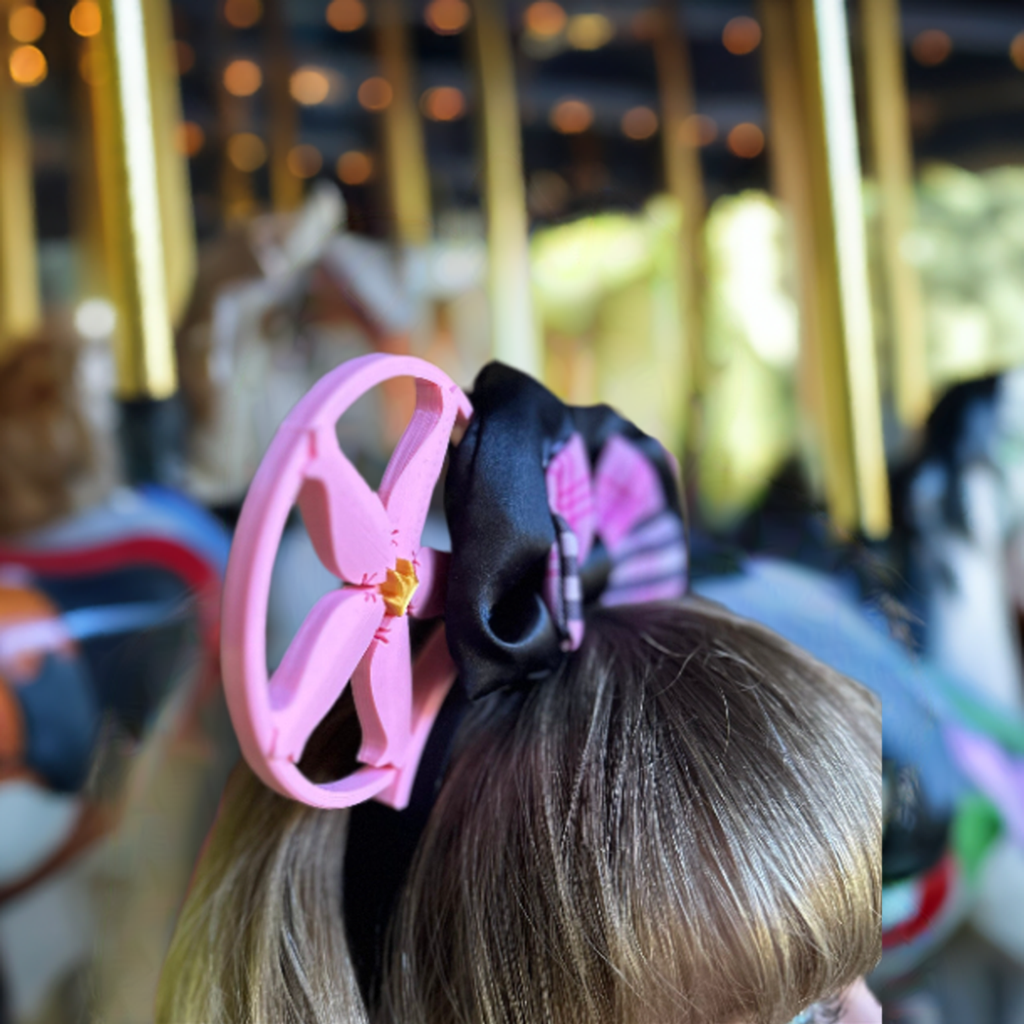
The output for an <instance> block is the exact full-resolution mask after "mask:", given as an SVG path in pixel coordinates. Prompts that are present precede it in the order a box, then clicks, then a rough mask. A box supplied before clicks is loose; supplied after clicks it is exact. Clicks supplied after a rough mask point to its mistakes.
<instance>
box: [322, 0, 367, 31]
mask: <svg viewBox="0 0 1024 1024" xmlns="http://www.w3.org/2000/svg"><path fill="white" fill-rule="evenodd" d="M324 13H325V16H326V18H327V24H328V25H330V26H331V28H333V29H334V30H335V31H336V32H355V31H357V30H358V29H361V28H362V27H363V26H364V25H365V24H366V4H364V3H363V0H331V3H330V4H328V6H327V10H326V11H325V12H324Z"/></svg>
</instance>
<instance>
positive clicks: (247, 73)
mask: <svg viewBox="0 0 1024 1024" xmlns="http://www.w3.org/2000/svg"><path fill="white" fill-rule="evenodd" d="M262 84H263V72H262V71H260V69H259V65H257V64H254V63H253V62H252V61H251V60H233V61H232V62H231V63H230V64H229V65H228V66H227V67H226V68H225V69H224V88H225V89H227V91H228V92H229V93H231V95H232V96H251V95H252V94H253V93H254V92H256V91H258V89H259V87H260V86H261V85H262Z"/></svg>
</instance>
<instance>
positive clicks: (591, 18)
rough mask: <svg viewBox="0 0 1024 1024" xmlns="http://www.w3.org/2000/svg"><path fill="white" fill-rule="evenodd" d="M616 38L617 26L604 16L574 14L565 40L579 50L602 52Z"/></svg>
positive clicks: (566, 31)
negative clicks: (602, 48) (603, 47)
mask: <svg viewBox="0 0 1024 1024" xmlns="http://www.w3.org/2000/svg"><path fill="white" fill-rule="evenodd" d="M614 37H615V26H614V25H613V24H612V22H611V19H609V18H607V17H605V16H604V15H603V14H574V15H573V16H572V17H571V18H570V19H569V24H568V25H567V26H566V29H565V38H566V39H567V40H568V42H569V45H570V46H572V47H573V48H574V49H577V50H600V49H601V47H602V46H604V45H605V44H606V43H609V42H611V40H612V39H613V38H614Z"/></svg>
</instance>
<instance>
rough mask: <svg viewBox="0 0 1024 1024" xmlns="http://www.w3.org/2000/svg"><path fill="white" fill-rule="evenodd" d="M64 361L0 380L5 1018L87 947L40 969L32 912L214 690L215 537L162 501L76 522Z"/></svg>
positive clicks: (85, 446) (178, 499)
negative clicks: (145, 765) (159, 747)
mask: <svg viewBox="0 0 1024 1024" xmlns="http://www.w3.org/2000/svg"><path fill="white" fill-rule="evenodd" d="M75 357H76V353H75V350H74V348H73V347H72V346H69V345H67V344H63V343H59V342H56V341H54V340H46V339H42V340H37V341H33V342H31V343H27V344H25V345H22V346H21V347H19V348H18V349H16V350H14V352H13V353H12V354H10V355H9V356H8V357H7V359H6V360H5V361H4V362H3V363H2V364H0V466H2V467H3V468H2V470H0V973H6V974H7V978H6V985H5V986H0V987H5V988H6V989H7V991H8V997H9V999H10V1001H11V1003H12V1007H13V1010H14V1011H16V1012H17V1014H18V1015H19V1016H22V1015H25V1014H26V1013H28V1012H29V1010H31V1008H32V1007H33V1006H34V1005H36V1004H37V1003H38V1002H39V1000H40V999H42V998H43V997H44V994H45V989H46V986H47V984H48V983H49V982H50V981H52V980H53V979H54V978H55V977H56V976H57V975H58V973H59V972H60V971H61V970H66V969H67V968H69V967H71V966H72V964H71V963H69V962H68V957H73V956H78V957H81V956H83V955H87V953H88V949H89V946H90V945H91V943H92V937H91V936H90V935H89V934H88V932H87V930H86V929H85V926H84V925H83V927H82V928H80V929H78V930H79V931H84V932H85V933H84V934H83V935H81V936H80V941H79V942H78V943H77V944H76V943H74V942H71V943H70V944H69V942H67V941H64V940H66V938H67V936H66V934H65V936H64V940H62V941H61V942H56V943H55V944H54V947H53V948H52V949H50V951H49V953H48V951H47V946H48V943H49V942H51V941H52V936H48V935H47V934H46V930H45V928H41V927H36V924H35V923H33V922H31V921H30V922H29V923H28V925H27V926H26V924H25V922H26V920H27V918H26V915H27V914H28V915H29V916H30V915H31V910H32V907H33V899H36V898H38V899H41V900H44V901H45V898H46V896H45V894H46V892H47V891H48V887H51V888H52V887H53V886H58V887H59V886H61V885H63V884H64V883H65V881H66V879H67V878H68V877H69V872H70V873H73V872H74V871H75V870H76V867H77V865H78V864H80V863H82V856H81V855H82V854H84V853H85V852H86V851H87V850H92V849H95V848H96V847H97V845H98V841H99V840H100V839H102V838H104V837H106V836H108V835H110V834H111V832H112V831H113V830H114V829H115V828H116V826H117V824H118V819H119V814H120V810H121V807H122V803H123V801H122V798H123V795H124V794H123V792H122V789H123V787H122V786H121V785H120V782H119V780H118V774H119V771H120V770H121V769H124V768H126V766H127V764H128V760H127V759H128V757H130V756H131V755H132V754H133V752H134V751H136V750H138V749H139V748H140V744H142V743H144V742H145V741H146V739H147V738H148V736H149V733H150V732H151V730H152V727H153V724H154V721H155V720H156V718H157V716H158V715H159V714H160V713H161V709H162V708H164V707H166V706H168V704H169V703H170V702H174V701H177V702H178V704H184V705H187V707H185V708H184V709H183V712H182V715H181V716H180V717H179V721H180V722H182V723H184V722H186V721H187V719H188V716H189V715H191V714H193V713H194V714H199V713H201V710H202V708H203V706H204V702H205V703H208V702H209V701H210V699H211V696H212V695H213V694H215V693H216V690H217V687H216V683H217V681H218V677H219V671H218V661H217V650H218V642H219V641H218V634H219V614H220V612H219V604H220V583H221V579H222V576H223V573H224V570H225V566H226V560H227V551H228V546H229V538H228V535H227V531H226V530H225V529H224V528H223V526H222V525H221V524H220V523H219V522H218V521H217V520H216V519H214V518H213V517H212V516H210V515H209V514H208V513H206V512H205V511H204V510H202V509H200V508H198V507H197V506H195V505H194V504H193V503H192V502H191V501H189V500H187V499H185V498H184V497H182V496H181V495H178V494H175V493H173V492H170V491H166V490H163V489H160V488H146V489H141V490H129V489H125V488H116V489H114V490H113V491H112V492H111V493H109V494H107V495H106V497H105V498H104V499H103V500H101V501H99V502H94V503H93V504H91V505H90V506H88V507H85V508H76V502H75V494H76V486H77V484H78V482H79V480H78V478H80V477H81V476H83V475H84V474H87V473H88V471H89V467H90V464H91V462H92V450H93V447H94V445H93V443H92V438H91V437H90V431H89V428H88V425H87V424H86V422H85V420H84V418H83V417H82V416H81V413H80V407H79V402H80V395H79V393H78V390H77V382H76V379H75ZM15 823H16V824H15ZM76 884H79V888H80V889H81V885H84V883H76ZM38 894H42V895H38ZM65 924H66V925H67V927H65V928H64V932H65V933H67V932H73V931H75V930H76V929H75V928H74V927H72V926H71V925H70V923H68V922H65ZM15 933H16V934H15ZM60 950H64V951H65V953H66V954H67V955H64V954H62V953H61V952H60ZM50 953H52V955H49V954H50Z"/></svg>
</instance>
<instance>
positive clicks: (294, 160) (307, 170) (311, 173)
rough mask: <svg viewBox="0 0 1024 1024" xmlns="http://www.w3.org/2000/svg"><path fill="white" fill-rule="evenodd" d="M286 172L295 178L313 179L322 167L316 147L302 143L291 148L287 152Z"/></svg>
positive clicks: (320, 157) (322, 160)
mask: <svg viewBox="0 0 1024 1024" xmlns="http://www.w3.org/2000/svg"><path fill="white" fill-rule="evenodd" d="M287 163H288V170H289V171H291V172H292V174H294V175H295V177H296V178H313V177H315V176H316V175H317V174H318V173H319V172H320V168H321V167H323V165H324V158H323V157H322V156H321V155H320V150H319V149H317V148H316V146H310V145H308V144H305V143H303V144H302V145H300V146H293V147H292V148H291V149H290V150H289V151H288V159H287Z"/></svg>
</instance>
